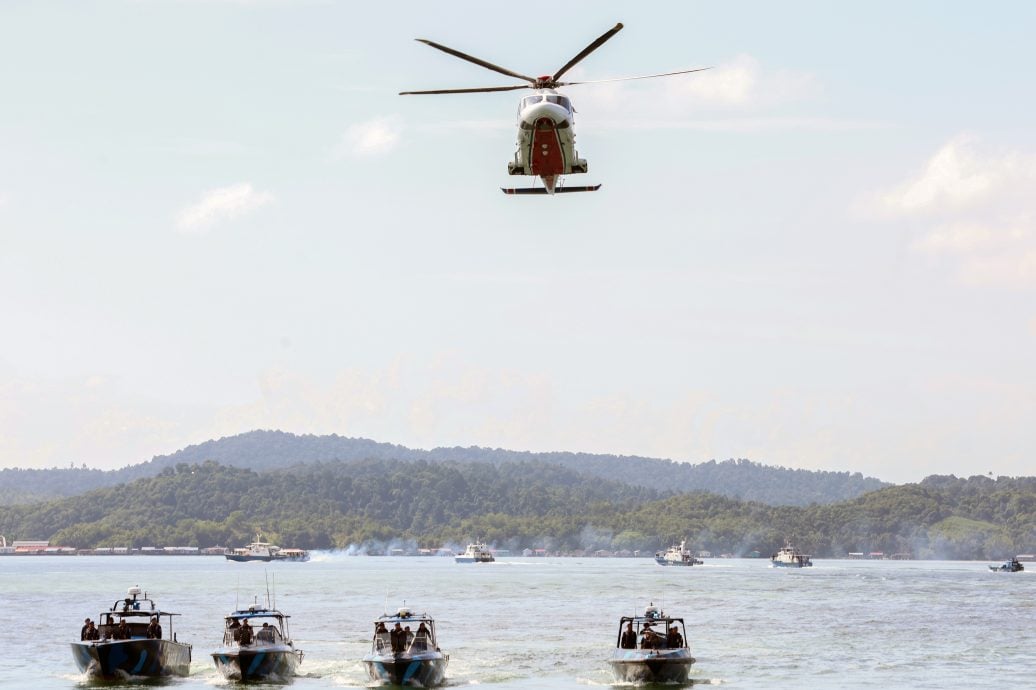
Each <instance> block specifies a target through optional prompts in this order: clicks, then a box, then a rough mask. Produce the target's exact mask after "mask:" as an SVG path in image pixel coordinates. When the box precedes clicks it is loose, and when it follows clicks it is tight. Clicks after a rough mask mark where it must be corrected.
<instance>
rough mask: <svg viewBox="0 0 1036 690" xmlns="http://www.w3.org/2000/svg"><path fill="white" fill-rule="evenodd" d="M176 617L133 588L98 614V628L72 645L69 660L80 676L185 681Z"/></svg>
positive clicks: (186, 652) (186, 665)
mask: <svg viewBox="0 0 1036 690" xmlns="http://www.w3.org/2000/svg"><path fill="white" fill-rule="evenodd" d="M178 615H179V614H177V613H170V612H169V611H162V610H161V609H159V608H157V607H156V606H155V602H154V601H153V600H152V599H150V598H149V597H148V595H147V592H142V591H141V589H140V587H139V586H134V587H130V588H129V591H128V592H127V596H126V597H125V598H124V599H118V600H116V601H115V603H114V604H113V605H112V607H111V608H110V609H109V610H108V611H105V612H103V613H101V615H100V616H99V621H100V625H99V626H97V627H96V628H95V629H93V630H92V631H91V632H89V633H88V632H86V630H84V633H83V637H84V638H85V639H81V640H80V641H79V642H73V643H72V658H73V659H74V660H75V662H76V666H78V667H79V670H80V671H82V672H83V673H85V674H87V675H89V676H90V677H92V678H98V679H103V680H118V679H125V678H132V677H145V678H161V677H163V676H186V675H187V673H188V671H189V670H190V665H191V645H189V644H187V643H185V642H179V641H178V640H177V639H176V633H174V632H173V616H178ZM163 623H164V624H165V626H164V628H163V625H162V624H163ZM91 636H93V637H94V639H90V638H91Z"/></svg>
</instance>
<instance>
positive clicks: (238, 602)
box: [234, 573, 241, 611]
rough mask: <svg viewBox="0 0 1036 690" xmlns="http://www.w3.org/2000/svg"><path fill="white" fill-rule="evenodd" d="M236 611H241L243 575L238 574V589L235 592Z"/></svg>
mask: <svg viewBox="0 0 1036 690" xmlns="http://www.w3.org/2000/svg"><path fill="white" fill-rule="evenodd" d="M234 610H235V611H240V610H241V573H238V574H237V588H236V589H235V590H234Z"/></svg>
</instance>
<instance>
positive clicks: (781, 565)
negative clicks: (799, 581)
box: [770, 561, 813, 568]
mask: <svg viewBox="0 0 1036 690" xmlns="http://www.w3.org/2000/svg"><path fill="white" fill-rule="evenodd" d="M770 564H771V565H772V566H773V567H774V568H812V567H813V563H812V562H811V561H805V562H799V561H792V562H791V563H788V562H787V561H770Z"/></svg>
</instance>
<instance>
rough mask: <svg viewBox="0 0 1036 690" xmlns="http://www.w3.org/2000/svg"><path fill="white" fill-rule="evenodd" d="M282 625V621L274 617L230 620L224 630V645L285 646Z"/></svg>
mask: <svg viewBox="0 0 1036 690" xmlns="http://www.w3.org/2000/svg"><path fill="white" fill-rule="evenodd" d="M264 618H265V620H264ZM280 623H281V621H279V620H278V619H277V618H276V617H274V616H265V617H264V616H242V617H240V618H228V619H227V623H226V628H225V629H224V630H223V644H225V645H228V646H232V645H241V646H248V645H253V644H283V643H284V636H283V635H282V634H281V630H280Z"/></svg>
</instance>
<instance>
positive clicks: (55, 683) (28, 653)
mask: <svg viewBox="0 0 1036 690" xmlns="http://www.w3.org/2000/svg"><path fill="white" fill-rule="evenodd" d="M815 563H816V564H815V566H814V567H812V568H804V569H783V568H771V567H770V565H769V561H767V560H765V559H709V560H706V562H705V565H702V566H694V567H691V568H674V567H660V566H658V565H656V564H655V563H654V562H653V561H652V560H651V559H648V558H627V559H618V558H617V559H606V558H510V559H509V558H504V559H500V560H498V561H497V562H496V563H490V564H464V565H462V564H455V563H454V562H453V560H452V559H450V558H437V557H430V558H429V557H425V558H409V557H366V556H359V557H356V556H347V555H344V554H341V555H339V554H335V553H322V552H316V553H315V554H314V558H313V560H311V561H310V562H308V563H275V564H264V563H233V562H229V561H226V560H225V559H223V558H220V557H206V556H38V557H37V556H25V557H20V556H7V557H0V613H2V618H0V654H2V658H3V659H4V660H5V663H4V664H3V667H2V668H0V686H2V687H13V688H33V689H36V690H49V689H51V688H77V687H87V686H90V685H92V684H91V683H90V682H89V681H87V680H86V679H85V678H84V677H83V676H82V675H80V674H79V673H78V672H77V671H76V668H75V665H74V663H73V661H72V654H71V651H70V649H69V642H71V641H73V640H76V639H78V636H79V629H80V627H81V626H82V623H83V619H84V618H86V617H90V618H93V619H94V620H97V618H98V614H100V613H101V612H102V611H103V610H106V609H107V608H109V607H110V606H111V605H112V603H113V602H114V601H115V600H116V599H121V598H122V597H124V596H125V592H126V589H127V588H128V587H130V586H132V585H140V587H141V588H143V589H145V590H146V591H147V592H148V593H149V594H150V595H151V597H152V598H153V599H155V600H156V601H157V603H158V605H159V607H161V608H162V609H164V610H168V611H175V612H178V613H180V614H182V615H181V616H179V617H177V618H176V619H174V623H173V630H174V631H175V632H176V634H177V637H178V638H179V640H181V641H185V642H190V643H192V644H193V645H194V649H193V662H192V664H191V673H190V676H189V677H187V678H178V679H173V680H170V681H167V682H166V683H163V685H165V686H167V687H175V688H185V689H186V688H209V687H212V686H219V685H225V684H227V683H225V681H224V680H223V679H222V678H221V676H220V675H219V674H218V673H217V671H216V669H215V667H214V666H213V664H212V659H211V657H210V656H209V654H210V652H211V651H212V650H213V649H215V648H216V646H217V645H218V643H219V642H220V640H221V639H222V629H223V616H224V615H225V614H227V613H229V612H230V611H232V610H234V609H235V608H237V607H244V606H247V605H249V604H251V603H255V602H258V603H259V604H265V603H266V600H267V596H268V592H269V596H270V597H271V599H275V603H276V606H277V607H278V608H280V609H281V610H282V611H283V612H285V613H287V614H289V615H290V616H291V619H290V624H291V632H292V635H293V637H294V639H295V643H296V646H297V647H298V648H301V649H302V650H304V652H305V659H304V660H303V662H302V665H301V667H300V670H301V673H302V674H303V676H302V677H299V678H297V679H296V680H295V681H294V683H293V685H292V687H294V688H299V689H300V690H306V689H309V688H358V687H365V686H366V685H367V676H366V673H365V671H364V667H363V665H362V663H361V661H360V659H361V658H362V657H363V655H364V654H365V653H366V652H367V651H368V649H369V646H370V642H369V639H370V635H371V632H372V630H373V625H372V621H373V619H374V618H375V617H377V616H379V615H380V614H382V613H384V612H393V611H395V610H396V609H397V608H399V607H400V606H403V605H404V604H405V605H406V606H407V607H408V608H410V609H412V610H414V611H423V612H427V613H428V614H430V615H431V616H433V617H434V618H435V620H436V622H437V631H438V637H439V643H440V646H441V647H442V649H443V650H444V651H445V652H447V653H448V654H449V655H450V662H449V667H448V669H447V677H448V684H449V685H450V686H467V685H482V686H486V687H492V688H500V689H501V690H504V689H508V688H544V689H546V690H552V689H562V688H586V687H593V686H609V685H611V684H612V681H611V675H610V672H609V669H608V664H607V662H606V660H607V658H608V657H609V655H610V653H611V650H612V648H613V647H614V646H615V642H616V638H617V633H618V620H619V617H620V616H623V615H633V614H636V613H640V612H642V611H643V609H644V607H645V606H646V605H648V604H649V603H654V604H655V605H656V606H660V607H661V608H662V609H664V611H665V613H666V614H668V615H672V616H682V617H684V619H685V620H686V623H687V633H688V635H687V636H688V638H689V640H690V643H691V648H692V652H693V654H694V656H695V658H696V659H697V661H696V663H695V664H694V666H693V667H692V671H691V679H692V682H693V684H716V685H724V686H727V687H730V688H764V687H765V688H773V687H796V688H947V687H963V688H1003V687H1036V566H1033V567H1032V568H1031V569H1030V570H1028V571H1025V572H1022V573H993V572H990V571H989V569H988V567H987V564H986V563H977V562H932V561H838V560H817V561H816V562H815ZM163 625H166V624H165V622H164V621H163ZM166 632H168V630H167V631H166ZM122 685H127V686H133V687H140V684H139V683H138V684H133V683H126V684H119V683H115V684H111V683H106V684H104V686H105V687H121V686H122ZM252 687H255V686H252Z"/></svg>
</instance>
